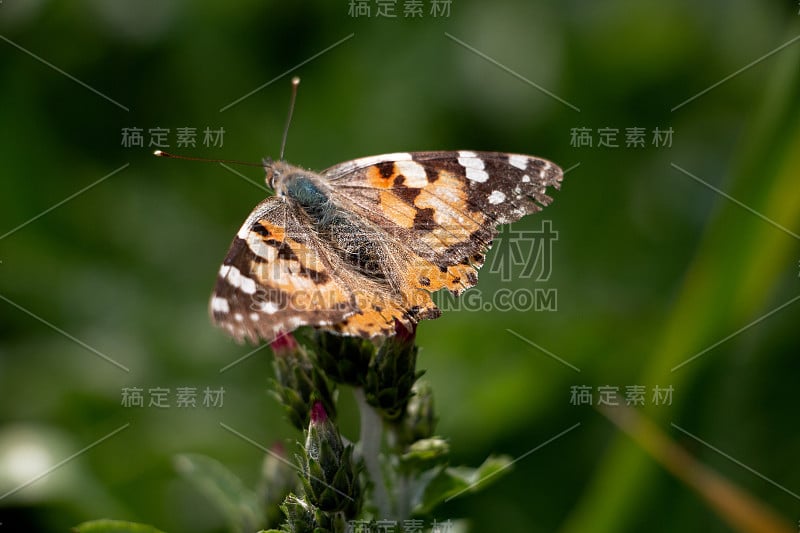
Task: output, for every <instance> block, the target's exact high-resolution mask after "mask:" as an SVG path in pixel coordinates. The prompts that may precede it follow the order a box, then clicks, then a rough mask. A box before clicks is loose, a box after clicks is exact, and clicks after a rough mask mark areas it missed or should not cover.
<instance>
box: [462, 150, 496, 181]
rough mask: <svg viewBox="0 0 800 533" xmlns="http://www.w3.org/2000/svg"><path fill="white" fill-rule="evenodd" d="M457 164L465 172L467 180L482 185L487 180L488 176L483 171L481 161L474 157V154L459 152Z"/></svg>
mask: <svg viewBox="0 0 800 533" xmlns="http://www.w3.org/2000/svg"><path fill="white" fill-rule="evenodd" d="M458 155H459V156H460V157H459V158H458V164H459V165H461V166H462V167H464V169H465V170H466V171H467V179H468V180H471V181H477V182H478V183H483V182H484V181H487V180H488V179H489V174H487V173H486V171H485V170H483V169H484V164H483V159H481V158H480V157H478V156H477V155H475V153H474V152H466V151H463V150H462V151H460V152H458Z"/></svg>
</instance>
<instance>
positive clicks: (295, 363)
mask: <svg viewBox="0 0 800 533" xmlns="http://www.w3.org/2000/svg"><path fill="white" fill-rule="evenodd" d="M270 347H271V348H272V351H273V353H274V354H275V358H274V359H273V367H274V369H275V382H274V388H275V391H274V393H275V397H276V398H277V399H278V401H279V402H280V403H281V405H283V407H284V409H285V410H286V415H287V417H288V418H289V421H290V422H291V423H292V425H294V426H295V427H296V428H297V429H299V430H301V431H302V430H304V429H305V428H306V427H308V423H309V412H310V411H311V406H312V403H313V401H314V400H319V401H321V402H322V403H323V405H324V406H325V409H326V410H327V412H328V413H331V416H335V415H336V410H335V407H334V403H333V394H332V392H331V388H330V386H329V385H328V380H327V379H326V378H325V376H324V375H323V374H322V372H320V371H319V369H317V368H316V367H315V366H314V365H313V363H312V361H311V358H310V357H309V355H308V353H307V352H306V349H305V348H304V347H303V346H301V345H299V344H298V343H297V341H296V340H295V339H294V337H292V335H291V334H288V333H282V334H281V335H279V336H278V338H276V339H275V340H274V341H272V343H271V344H270Z"/></svg>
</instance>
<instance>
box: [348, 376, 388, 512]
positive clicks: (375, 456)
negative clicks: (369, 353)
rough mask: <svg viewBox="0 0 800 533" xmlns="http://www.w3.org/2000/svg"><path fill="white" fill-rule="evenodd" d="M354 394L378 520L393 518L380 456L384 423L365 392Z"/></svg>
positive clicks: (358, 390) (357, 391)
mask: <svg viewBox="0 0 800 533" xmlns="http://www.w3.org/2000/svg"><path fill="white" fill-rule="evenodd" d="M353 394H354V395H355V398H356V403H357V404H358V411H359V415H360V417H361V430H360V435H359V439H358V440H359V444H360V447H361V457H362V458H363V459H364V466H365V467H366V468H367V475H369V479H370V481H371V482H372V498H373V503H374V504H375V507H376V508H377V510H378V519H389V518H391V502H390V501H389V494H388V493H387V492H386V483H385V482H384V480H383V471H382V470H381V463H380V458H379V455H380V453H381V440H382V437H383V421H382V420H381V417H380V415H379V414H378V413H377V412H376V411H375V409H373V408H372V407H371V406H370V405H369V404H368V403H367V398H366V396H365V395H364V390H363V389H361V388H357V389H354V390H353Z"/></svg>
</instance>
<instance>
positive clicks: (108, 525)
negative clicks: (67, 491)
mask: <svg viewBox="0 0 800 533" xmlns="http://www.w3.org/2000/svg"><path fill="white" fill-rule="evenodd" d="M72 530H73V531H75V532H76V533H163V531H161V530H160V529H157V528H155V527H153V526H151V525H148V524H137V523H136V522H126V521H125V520H107V519H104V520H91V521H89V522H83V523H82V524H78V525H77V526H75V527H74V528H72Z"/></svg>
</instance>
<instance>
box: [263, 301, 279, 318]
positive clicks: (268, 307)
mask: <svg viewBox="0 0 800 533" xmlns="http://www.w3.org/2000/svg"><path fill="white" fill-rule="evenodd" d="M259 308H260V309H261V310H262V311H263V312H265V313H267V314H268V315H272V314H275V312H277V311H278V309H279V307H278V304H276V303H275V302H261V305H260V306H259Z"/></svg>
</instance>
